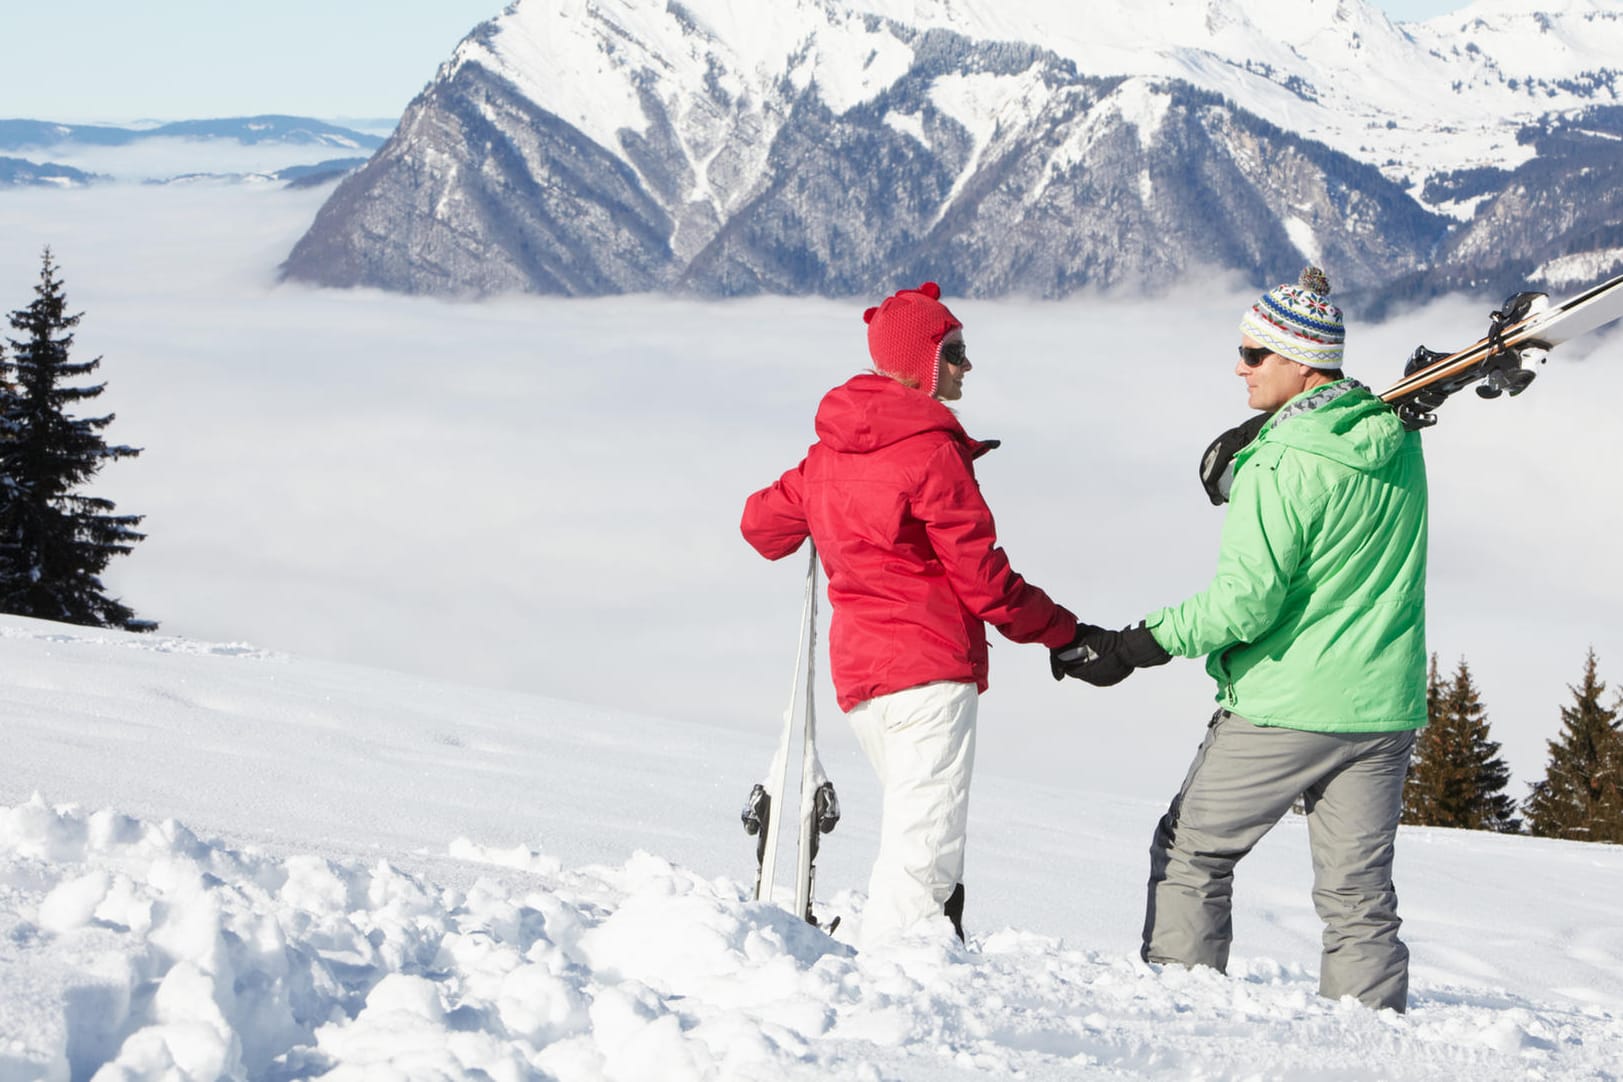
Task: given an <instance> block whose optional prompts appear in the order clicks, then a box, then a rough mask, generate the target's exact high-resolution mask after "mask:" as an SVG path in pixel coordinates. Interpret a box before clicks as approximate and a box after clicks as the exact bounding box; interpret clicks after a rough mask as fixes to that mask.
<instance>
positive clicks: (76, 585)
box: [0, 248, 157, 631]
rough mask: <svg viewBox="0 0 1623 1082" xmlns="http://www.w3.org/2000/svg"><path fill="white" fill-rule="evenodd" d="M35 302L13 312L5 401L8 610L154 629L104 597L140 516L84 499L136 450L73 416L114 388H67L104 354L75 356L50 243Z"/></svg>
mask: <svg viewBox="0 0 1623 1082" xmlns="http://www.w3.org/2000/svg"><path fill="white" fill-rule="evenodd" d="M34 295H35V296H34V301H33V303H31V304H30V305H28V307H26V308H20V309H18V310H17V311H14V312H12V313H11V316H10V321H11V327H12V330H13V331H14V332H15V333H17V334H18V335H20V337H17V338H12V339H10V343H11V358H10V364H9V365H8V366H7V375H8V376H9V377H10V378H11V380H12V381H13V383H14V386H13V388H12V389H11V390H10V391H9V392H8V393H7V394H6V395H5V396H4V397H3V398H0V408H3V410H4V414H3V422H0V484H3V486H4V491H3V492H0V612H8V613H14V614H16V615H19V616H32V617H37V618H39V619H42V620H59V621H62V622H64V623H70V624H83V625H89V626H93V627H119V628H124V629H126V630H130V631H150V630H152V629H153V628H154V627H156V626H157V625H156V624H154V623H152V622H151V621H147V620H139V619H137V618H136V616H135V614H134V613H133V612H132V611H131V610H130V609H129V608H127V607H126V606H124V605H123V604H121V603H120V602H118V601H117V600H115V599H112V598H109V597H107V596H106V594H105V593H104V590H103V586H102V583H101V579H100V575H101V573H102V571H103V570H104V569H105V568H106V566H107V563H108V561H110V560H111V559H112V558H113V557H114V556H117V555H121V554H124V553H128V552H129V551H130V550H131V549H132V548H133V547H134V545H135V544H136V542H138V541H140V540H141V539H142V538H143V537H144V536H145V535H144V534H140V533H137V532H136V531H135V527H136V526H137V525H138V524H139V523H140V521H141V516H140V515H117V514H114V513H113V510H114V508H113V503H112V501H110V500H106V499H101V498H98V497H92V496H84V495H80V494H79V493H78V492H77V491H76V489H78V488H79V486H81V485H83V484H84V483H85V482H87V481H89V480H90V479H91V478H92V477H94V476H95V475H96V473H97V472H98V471H99V470H100V469H101V467H102V464H103V463H105V462H107V461H108V460H109V459H119V458H133V457H134V456H135V455H138V454H140V453H141V452H140V450H139V449H138V448H134V447H109V446H107V444H106V442H105V441H104V440H103V439H102V437H101V430H102V429H104V428H106V427H107V425H108V424H109V423H111V422H112V420H113V417H112V415H111V414H109V415H107V416H105V417H94V418H73V417H69V416H68V415H67V413H66V412H65V410H66V408H67V407H68V406H70V405H71V404H72V403H75V402H81V401H85V400H88V399H92V398H95V397H96V396H97V395H99V394H101V393H102V390H103V389H104V388H105V387H106V384H96V385H93V386H88V387H87V386H67V384H68V383H69V382H70V381H74V380H77V379H79V378H80V377H83V376H86V375H88V374H89V373H91V372H93V371H95V370H96V368H97V367H99V366H100V364H101V358H99V357H98V358H96V359H95V360H92V361H86V362H79V363H75V362H73V361H70V360H69V357H68V354H69V350H70V349H71V348H72V346H73V333H72V332H73V328H74V327H75V326H77V325H78V323H79V320H80V319H81V318H82V313H79V314H74V315H69V314H68V311H67V296H66V294H65V293H64V292H63V289H62V280H61V279H60V278H59V277H58V276H57V268H56V263H55V261H54V260H53V259H52V258H51V250H50V249H49V248H47V249H45V252H44V256H43V258H42V266H41V268H40V275H39V284H38V285H36V286H35V287H34Z"/></svg>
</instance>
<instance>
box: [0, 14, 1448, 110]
mask: <svg viewBox="0 0 1623 1082" xmlns="http://www.w3.org/2000/svg"><path fill="white" fill-rule="evenodd" d="M503 2H504V0H275V2H274V3H256V4H226V3H222V2H220V0H145V2H140V3H134V2H131V0H57V2H56V3H54V4H44V3H37V2H36V3H14V4H7V5H6V6H7V8H8V10H7V11H6V13H5V18H4V37H3V40H0V118H9V117H27V118H30V119H38V120H56V121H64V122H76V123H84V122H93V121H108V122H122V121H131V120H139V119H156V120H177V119H187V118H199V117H216V116H243V115H251V114H255V113H289V114H294V115H299V116H317V117H326V118H339V119H342V118H394V117H397V116H399V114H400V112H401V110H403V109H404V108H405V106H406V104H407V102H409V101H410V100H411V99H412V98H413V97H414V96H415V95H416V94H417V92H418V91H419V90H421V89H422V87H423V84H424V83H426V82H428V81H429V80H430V79H432V78H433V77H434V72H435V70H436V68H437V67H438V65H439V63H440V62H441V61H442V60H444V59H446V57H448V56H449V55H450V53H451V50H452V49H453V48H454V47H455V45H456V43H457V42H458V41H460V40H461V39H462V37H463V35H465V34H466V33H467V32H468V31H469V30H470V29H472V28H473V27H474V26H475V25H477V24H478V23H479V22H481V21H483V20H484V19H487V18H490V17H491V16H494V15H496V14H498V13H499V12H500V11H501V9H502V7H503ZM1462 6H1464V0H1383V2H1381V3H1380V7H1382V8H1383V9H1384V10H1385V11H1386V12H1387V14H1388V15H1389V16H1391V17H1392V18H1393V19H1395V20H1397V21H1400V22H1401V21H1404V20H1412V19H1424V18H1429V17H1431V16H1433V15H1438V14H1441V13H1443V12H1446V11H1452V10H1455V9H1457V8H1460V7H1462Z"/></svg>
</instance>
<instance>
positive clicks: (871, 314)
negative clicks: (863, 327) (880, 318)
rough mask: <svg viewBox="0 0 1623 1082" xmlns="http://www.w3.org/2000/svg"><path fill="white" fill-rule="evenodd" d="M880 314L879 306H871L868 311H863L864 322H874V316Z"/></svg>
mask: <svg viewBox="0 0 1623 1082" xmlns="http://www.w3.org/2000/svg"><path fill="white" fill-rule="evenodd" d="M878 314H879V309H878V307H874V308H870V309H868V310H867V311H866V312H864V313H862V322H864V323H872V322H873V317H874V316H877V315H878Z"/></svg>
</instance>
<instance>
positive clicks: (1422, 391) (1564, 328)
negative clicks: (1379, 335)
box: [1380, 275, 1623, 428]
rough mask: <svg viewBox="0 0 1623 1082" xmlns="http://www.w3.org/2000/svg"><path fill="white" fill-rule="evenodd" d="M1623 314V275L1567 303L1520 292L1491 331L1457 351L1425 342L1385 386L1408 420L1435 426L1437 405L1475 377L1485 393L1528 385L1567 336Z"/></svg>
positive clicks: (1493, 319) (1496, 316)
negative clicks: (1438, 348) (1434, 347)
mask: <svg viewBox="0 0 1623 1082" xmlns="http://www.w3.org/2000/svg"><path fill="white" fill-rule="evenodd" d="M1619 317H1623V275H1618V276H1617V277H1616V278H1612V279H1610V280H1608V281H1605V282H1602V283H1600V284H1599V285H1597V286H1594V287H1592V288H1590V289H1586V290H1584V291H1583V292H1582V293H1580V294H1578V295H1577V296H1576V297H1573V298H1572V299H1571V300H1568V301H1567V302H1565V303H1564V304H1560V305H1557V306H1554V307H1551V305H1550V298H1549V295H1548V294H1545V293H1537V292H1524V293H1514V294H1512V295H1511V296H1510V297H1508V298H1506V300H1505V303H1504V304H1502V305H1500V306H1499V308H1498V309H1496V310H1495V311H1494V312H1492V313H1491V314H1490V316H1489V320H1488V333H1487V334H1486V335H1484V336H1483V337H1482V338H1481V339H1479V340H1478V341H1477V342H1476V343H1474V344H1473V345H1470V346H1467V347H1466V348H1465V349H1462V350H1459V351H1457V352H1455V353H1438V352H1434V351H1432V350H1429V349H1427V348H1426V347H1425V346H1421V347H1420V348H1419V349H1416V350H1415V351H1414V353H1413V354H1412V355H1411V356H1410V358H1409V362H1408V364H1407V365H1405V366H1404V373H1403V378H1402V379H1400V380H1398V381H1397V382H1396V383H1394V384H1393V385H1392V386H1391V387H1388V388H1387V389H1386V390H1385V391H1383V392H1381V395H1380V397H1381V398H1382V400H1384V401H1386V402H1389V403H1391V404H1392V407H1393V408H1394V409H1395V410H1397V413H1398V416H1399V417H1400V418H1402V419H1403V423H1404V424H1405V425H1407V426H1409V427H1410V428H1428V427H1430V426H1431V425H1434V424H1436V423H1437V414H1436V410H1437V407H1438V406H1440V405H1442V403H1443V402H1444V400H1446V399H1447V398H1448V397H1449V396H1450V395H1452V394H1454V393H1455V392H1456V391H1459V390H1462V389H1464V388H1465V387H1468V386H1470V385H1471V384H1473V383H1477V384H1480V386H1478V387H1477V389H1476V393H1477V394H1478V395H1480V396H1481V397H1483V398H1498V397H1499V396H1500V395H1502V394H1509V395H1510V396H1511V397H1515V396H1516V395H1519V394H1521V393H1522V392H1523V391H1525V390H1526V389H1527V387H1528V385H1529V384H1530V383H1532V382H1533V377H1534V376H1536V375H1537V374H1538V373H1537V371H1536V370H1535V368H1534V366H1535V365H1539V364H1543V363H1544V360H1545V356H1546V354H1547V353H1548V352H1549V351H1550V350H1551V349H1553V348H1554V347H1555V346H1557V345H1560V344H1561V343H1562V342H1567V341H1570V340H1572V339H1574V338H1577V337H1579V336H1581V335H1585V334H1588V333H1589V332H1590V331H1594V330H1598V329H1599V328H1601V327H1603V326H1605V325H1606V324H1607V323H1610V322H1611V321H1612V320H1614V319H1618V318H1619Z"/></svg>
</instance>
